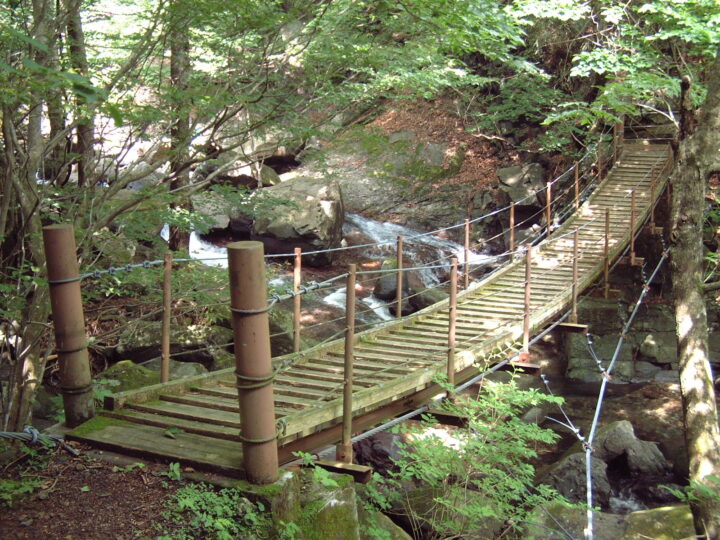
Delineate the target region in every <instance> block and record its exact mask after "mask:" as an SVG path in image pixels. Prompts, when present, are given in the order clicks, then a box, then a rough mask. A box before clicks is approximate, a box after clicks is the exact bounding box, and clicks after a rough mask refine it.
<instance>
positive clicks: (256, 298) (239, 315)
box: [228, 242, 278, 484]
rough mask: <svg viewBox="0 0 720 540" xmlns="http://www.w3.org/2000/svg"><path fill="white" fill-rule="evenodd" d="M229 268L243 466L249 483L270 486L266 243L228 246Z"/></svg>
mask: <svg viewBox="0 0 720 540" xmlns="http://www.w3.org/2000/svg"><path fill="white" fill-rule="evenodd" d="M228 268H229V272H230V309H231V311H232V322H233V341H234V345H235V366H236V368H235V375H236V377H237V389H238V402H239V405H240V423H241V425H242V427H241V433H240V437H241V441H242V451H243V465H244V468H245V473H246V475H247V479H248V481H249V482H250V483H252V484H269V483H272V482H275V481H276V480H277V478H278V452H277V433H276V430H275V403H274V399H273V387H272V381H273V376H274V374H273V369H272V363H271V360H270V329H269V324H268V313H267V312H268V304H267V295H266V287H267V285H266V281H265V260H264V253H263V244H262V242H233V243H232V244H229V245H228Z"/></svg>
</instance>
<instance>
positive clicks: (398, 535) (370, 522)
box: [357, 504, 412, 540]
mask: <svg viewBox="0 0 720 540" xmlns="http://www.w3.org/2000/svg"><path fill="white" fill-rule="evenodd" d="M357 509H358V517H359V518H360V540H377V539H378V538H384V539H386V540H412V536H410V535H409V534H408V533H406V532H405V531H404V530H402V529H401V528H400V527H398V526H397V525H395V523H393V521H392V520H391V519H390V518H389V517H387V516H386V515H385V514H383V513H382V512H378V511H373V510H369V509H368V508H367V507H366V506H365V505H363V504H359V505H358V507H357Z"/></svg>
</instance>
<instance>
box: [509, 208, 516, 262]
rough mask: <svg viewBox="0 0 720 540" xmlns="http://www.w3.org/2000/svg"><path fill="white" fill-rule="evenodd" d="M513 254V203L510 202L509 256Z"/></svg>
mask: <svg viewBox="0 0 720 540" xmlns="http://www.w3.org/2000/svg"><path fill="white" fill-rule="evenodd" d="M514 252H515V203H514V202H512V201H510V254H511V255H512V254H513V253H514Z"/></svg>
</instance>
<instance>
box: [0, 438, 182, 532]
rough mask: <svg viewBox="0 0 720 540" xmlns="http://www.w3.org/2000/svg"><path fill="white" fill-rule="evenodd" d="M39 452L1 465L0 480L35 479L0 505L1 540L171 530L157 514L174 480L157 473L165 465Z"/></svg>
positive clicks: (85, 454) (83, 452)
mask: <svg viewBox="0 0 720 540" xmlns="http://www.w3.org/2000/svg"><path fill="white" fill-rule="evenodd" d="M76 448H77V449H78V450H79V451H80V452H81V453H80V455H79V456H77V457H74V456H72V455H70V454H69V453H68V452H67V451H65V450H62V449H58V450H54V449H52V450H39V451H38V453H39V455H38V456H37V457H24V458H22V459H20V460H15V461H14V462H11V463H10V464H9V466H8V465H5V466H4V468H3V469H2V474H1V475H0V481H2V479H18V478H19V477H20V475H21V474H22V475H23V476H24V477H25V479H26V480H28V479H29V480H33V481H38V482H39V483H40V486H39V487H38V488H37V490H36V491H35V492H34V493H33V494H32V495H30V496H27V497H25V498H24V499H22V500H21V501H19V502H17V503H14V504H13V505H12V507H10V508H8V507H6V506H0V537H2V538H5V539H16V538H18V539H19V538H23V539H37V538H48V539H55V538H57V539H68V540H69V539H73V540H74V539H101V538H102V539H112V540H127V539H130V538H143V537H145V538H156V537H157V536H159V535H160V534H161V533H162V531H164V530H168V529H170V530H171V529H172V527H173V525H172V524H171V523H167V522H166V521H165V520H164V519H163V518H162V514H163V512H164V511H165V510H166V508H165V505H166V501H167V500H168V499H169V498H170V497H171V496H172V494H173V493H174V492H175V490H176V489H177V487H178V486H179V484H177V483H176V482H173V481H171V480H170V478H168V477H167V476H164V474H163V473H165V472H167V471H168V467H167V466H166V465H159V464H148V465H146V466H144V467H138V466H134V465H133V463H136V462H137V461H138V460H132V459H126V460H121V461H117V460H115V462H109V461H105V460H103V459H98V458H99V457H104V456H102V454H100V455H98V454H95V455H93V454H92V453H90V449H89V448H88V447H83V446H80V445H78V446H76Z"/></svg>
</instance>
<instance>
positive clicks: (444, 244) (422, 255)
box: [343, 213, 496, 287]
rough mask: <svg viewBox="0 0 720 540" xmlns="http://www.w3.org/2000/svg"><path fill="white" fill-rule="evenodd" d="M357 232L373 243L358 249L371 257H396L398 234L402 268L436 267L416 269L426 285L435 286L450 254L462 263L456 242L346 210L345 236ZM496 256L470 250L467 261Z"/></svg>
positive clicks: (479, 262)
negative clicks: (400, 237) (400, 242)
mask: <svg viewBox="0 0 720 540" xmlns="http://www.w3.org/2000/svg"><path fill="white" fill-rule="evenodd" d="M356 233H359V234H360V235H361V236H363V237H367V238H368V239H369V240H370V242H375V243H376V244H377V245H375V246H369V247H366V248H360V249H362V256H363V257H365V258H368V259H371V260H377V259H384V258H388V257H395V256H396V253H397V252H396V245H397V238H398V236H402V237H403V261H404V262H405V261H407V262H409V263H410V264H409V265H408V264H407V262H406V264H405V266H406V267H423V266H437V267H436V268H420V269H418V270H417V273H418V275H419V276H420V277H421V279H422V282H423V284H424V285H425V286H426V287H432V286H434V285H437V284H439V283H440V281H441V277H442V276H444V275H447V273H448V272H449V271H450V257H457V259H458V264H459V265H463V264H464V263H465V248H464V246H462V245H461V244H458V243H457V242H453V241H452V240H447V239H444V238H439V237H438V236H435V235H423V236H418V235H419V234H420V233H419V232H418V231H416V230H414V229H410V228H409V227H403V226H402V225H396V224H394V223H384V222H381V221H376V220H374V219H370V218H366V217H364V216H361V215H359V214H352V213H346V214H345V225H344V226H343V234H344V235H345V236H346V237H347V236H350V235H352V234H356ZM495 260H496V257H494V256H492V255H486V254H483V253H476V252H474V251H470V255H469V257H468V263H469V264H470V265H472V267H473V269H477V268H478V267H483V266H488V265H490V264H492V263H494V262H495Z"/></svg>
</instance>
